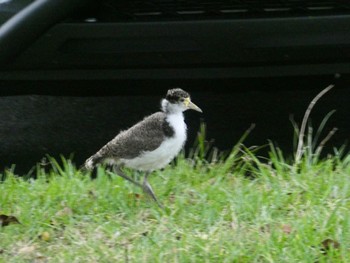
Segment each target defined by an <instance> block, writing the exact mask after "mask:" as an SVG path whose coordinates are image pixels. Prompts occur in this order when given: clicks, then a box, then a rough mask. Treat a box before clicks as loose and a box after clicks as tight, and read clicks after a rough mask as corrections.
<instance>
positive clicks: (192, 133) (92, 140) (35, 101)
mask: <svg viewBox="0 0 350 263" xmlns="http://www.w3.org/2000/svg"><path fill="white" fill-rule="evenodd" d="M330 83H335V84H336V87H335V88H334V89H333V90H332V91H331V92H330V93H329V94H327V95H326V96H325V97H324V98H322V99H321V100H320V101H319V102H318V103H317V105H316V106H315V108H314V111H313V112H312V114H311V118H312V122H313V124H314V127H315V128H316V127H317V126H318V125H319V123H320V122H321V120H322V119H323V117H324V116H325V115H326V114H327V113H328V112H330V111H331V110H333V109H336V110H337V112H336V113H335V115H334V116H333V117H332V119H331V120H330V122H329V123H328V125H327V129H326V130H325V131H324V136H325V135H326V134H327V132H328V130H330V129H331V128H333V127H335V126H336V127H338V128H339V131H338V132H337V133H336V135H335V136H334V138H332V140H331V141H330V142H329V144H328V148H327V151H328V152H329V151H331V150H332V149H331V148H332V147H333V146H334V147H340V146H341V145H343V144H344V143H345V142H346V141H347V140H348V136H349V131H350V125H349V121H348V112H349V108H350V104H349V103H348V98H349V96H350V89H349V87H350V78H349V76H342V77H341V78H340V79H334V76H315V77H294V78H292V77H290V78H282V77H281V78H271V79H241V80H210V81H179V80H174V81H143V82H138V81H124V82H117V81H89V82H88V81H62V82H57V81H56V82H38V81H37V82H2V83H1V84H0V92H1V97H0V105H1V111H0V140H1V148H0V160H1V169H4V167H9V166H10V165H11V164H13V163H14V164H16V171H17V172H19V173H23V172H26V171H28V170H29V169H30V168H31V167H33V166H34V165H35V163H36V162H38V161H40V160H41V158H42V157H44V156H45V155H46V154H49V155H52V156H54V157H58V156H59V155H60V154H63V155H64V156H66V157H68V156H69V155H70V154H74V161H75V163H76V164H77V165H78V166H79V165H80V164H82V162H83V161H84V160H85V159H86V158H87V157H89V156H90V155H91V154H92V153H94V151H96V150H98V149H99V148H100V147H101V146H102V145H104V144H105V143H106V142H107V141H109V140H110V139H112V138H113V137H114V136H115V135H116V134H117V133H118V132H119V131H120V130H122V129H125V128H128V127H130V126H131V125H133V124H134V123H135V122H138V121H139V120H140V119H142V118H143V117H144V116H146V115H149V114H151V113H153V112H155V111H157V110H158V109H159V102H160V99H161V98H162V97H163V96H164V95H165V93H166V91H167V89H168V88H171V87H174V86H180V87H182V88H183V89H185V90H187V91H189V92H190V93H191V95H192V99H193V101H194V102H195V103H197V105H198V106H200V107H201V108H202V110H203V112H204V113H203V114H199V113H196V112H192V111H188V112H186V113H185V114H186V122H187V124H188V128H189V139H188V143H187V145H186V149H187V150H188V149H189V148H190V147H192V146H193V143H194V140H195V137H196V133H197V132H198V129H199V123H200V121H204V122H205V123H206V124H207V134H208V139H214V140H215V146H217V147H218V148H219V149H221V150H229V149H231V147H232V146H233V145H234V144H235V143H236V142H237V141H238V139H239V138H240V137H241V135H242V134H243V133H244V131H245V130H246V129H247V128H248V127H249V126H250V124H251V123H255V124H256V128H255V129H254V131H253V132H252V133H251V135H250V136H249V137H248V139H247V140H246V142H245V143H246V145H247V146H251V145H263V144H266V143H267V141H268V140H272V141H273V142H276V143H277V144H278V145H279V146H280V147H281V148H282V149H283V150H284V151H286V152H287V153H289V154H291V153H292V150H293V145H292V143H293V128H292V125H291V122H290V120H289V117H290V115H294V118H295V120H296V121H297V122H299V123H300V122H301V119H302V117H303V114H304V112H305V109H306V108H307V106H308V104H309V102H310V101H311V100H312V98H313V97H314V96H315V95H316V94H317V93H318V92H320V91H321V90H322V89H323V88H325V87H326V86H327V85H329V84H330ZM262 154H263V153H262Z"/></svg>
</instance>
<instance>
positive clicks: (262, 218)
mask: <svg viewBox="0 0 350 263" xmlns="http://www.w3.org/2000/svg"><path fill="white" fill-rule="evenodd" d="M204 151H206V150H205V146H203V145H202V149H201V150H200V154H198V153H197V154H194V156H192V158H191V159H186V158H184V157H183V156H180V157H179V158H178V159H177V161H176V165H175V164H173V165H170V166H169V167H167V168H166V169H165V170H163V171H158V172H155V173H154V175H153V176H151V178H150V183H151V184H152V186H153V188H154V189H155V191H156V193H157V195H158V198H159V199H160V200H161V201H162V202H163V204H164V205H165V207H166V209H165V210H161V209H160V208H158V207H157V205H156V204H155V203H153V202H151V201H149V200H147V199H146V198H145V197H144V195H143V193H142V192H141V191H140V189H138V188H137V187H135V186H133V185H131V184H130V183H129V182H126V181H124V180H123V179H121V178H119V177H118V176H112V178H111V179H110V178H109V176H108V175H107V174H106V172H105V171H104V170H103V169H100V170H99V175H98V177H97V179H95V180H91V179H90V178H89V176H86V175H83V174H81V173H80V172H79V171H77V170H76V169H75V167H74V165H72V164H71V163H70V161H67V160H63V163H62V164H60V165H58V164H57V163H54V164H53V169H52V171H51V172H49V173H45V172H44V171H43V170H42V169H40V168H38V169H37V177H38V178H37V180H32V179H23V178H21V177H18V176H16V175H14V174H13V173H10V172H8V174H7V179H6V180H5V181H4V182H3V183H0V214H6V215H14V216H15V217H16V218H17V219H18V220H19V221H20V222H21V224H10V225H8V226H4V227H0V262H230V263H231V262H346V261H347V260H348V259H349V258H350V250H349V248H350V209H349V208H350V180H349V175H350V157H347V158H346V157H345V158H340V157H339V155H335V156H333V157H330V158H327V159H324V160H319V159H318V158H317V159H313V158H309V157H307V156H306V157H304V158H303V159H302V161H301V163H300V164H299V165H298V167H296V166H295V165H293V162H291V161H286V160H285V159H284V158H283V156H282V154H281V153H280V152H279V151H278V150H276V149H274V148H272V150H271V156H270V159H269V160H267V161H264V162H262V161H260V160H259V159H258V158H257V157H256V154H254V153H252V152H250V151H249V150H248V149H245V150H244V151H241V150H240V151H239V150H238V148H235V149H234V150H233V151H232V154H231V155H230V156H229V157H228V158H226V159H225V160H224V161H216V162H208V161H204V159H203V158H202V157H203V156H204V155H205V153H203V152H204ZM218 159H220V158H218ZM310 160H311V161H310ZM52 161H53V160H52ZM129 172H130V171H129ZM130 173H131V172H130ZM247 175H249V177H247ZM252 177H254V179H251V178H252ZM326 239H331V240H333V241H334V242H338V243H339V244H340V246H339V248H338V247H335V248H332V247H331V248H329V249H324V252H325V253H322V251H321V249H322V242H323V241H324V240H326Z"/></svg>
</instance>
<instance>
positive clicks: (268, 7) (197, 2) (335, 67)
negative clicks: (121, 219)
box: [0, 0, 350, 174]
mask: <svg viewBox="0 0 350 263" xmlns="http://www.w3.org/2000/svg"><path fill="white" fill-rule="evenodd" d="M330 84H335V88H334V89H333V90H331V91H330V92H329V93H328V94H326V95H325V96H324V97H323V98H322V99H321V100H320V101H319V102H318V103H317V105H316V106H315V108H314V110H313V112H312V114H311V119H312V124H313V127H314V129H316V128H317V127H318V125H319V124H320V122H321V121H322V119H323V118H324V117H325V115H326V114H327V113H329V112H330V111H331V110H333V109H335V110H337V111H336V113H335V114H334V115H333V116H332V118H331V120H330V121H329V123H328V124H327V126H326V128H325V129H324V131H323V136H326V134H327V133H328V131H329V130H331V129H332V128H333V127H337V128H338V129H339V130H338V132H337V133H336V134H335V136H333V137H332V139H331V141H330V142H329V143H328V144H327V148H326V149H325V151H324V152H325V153H330V152H333V147H341V146H342V145H344V144H345V143H347V140H348V138H349V132H350V125H349V121H348V112H349V110H350V104H349V98H350V97H349V95H350V2H349V1H343V0H334V1H329V0H327V1H326V0H319V1H302V0H270V1H260V0H259V1H258V0H222V1H210V0H209V1H208V0H205V1H203V0H191V1H185V0H183V1H182V0H181V1H180V0H178V1H175V0H102V1H93V0H92V1H87V0H51V1H48V0H36V1H32V0H12V1H7V2H4V3H1V4H0V143H1V147H0V171H2V170H3V169H4V168H6V167H11V165H12V164H15V167H16V168H15V171H17V172H18V173H20V174H23V173H26V172H27V171H29V170H30V169H31V168H32V167H33V166H34V165H35V164H36V163H37V162H39V161H40V160H41V159H42V158H43V157H45V155H46V154H49V155H51V156H54V157H56V158H57V157H59V156H60V154H62V155H64V156H66V157H69V156H73V160H74V162H75V163H76V164H77V165H78V166H79V165H81V164H82V162H83V161H84V160H85V159H86V158H88V157H89V156H90V155H91V154H93V153H94V152H96V151H97V150H98V149H99V148H100V147H101V146H103V145H104V144H105V143H106V142H108V141H109V140H110V139H112V138H113V137H114V136H115V135H116V134H117V133H118V132H119V131H120V130H123V129H126V128H128V127H130V126H132V125H133V124H135V123H136V122H138V121H139V120H140V119H142V118H143V117H144V116H146V115H149V114H151V113H153V112H155V111H157V110H159V102H160V100H161V98H162V97H163V96H164V95H165V93H166V91H167V90H168V89H169V88H174V87H181V88H183V89H185V90H187V91H189V92H190V93H191V95H192V99H193V101H194V102H195V103H196V104H197V105H198V106H199V107H201V108H202V109H203V114H199V113H197V112H191V111H188V112H186V113H185V115H186V122H187V124H188V131H189V137H188V142H187V144H186V150H187V152H188V151H189V149H190V148H191V147H192V146H193V144H194V141H195V137H196V134H197V132H198V129H199V125H200V122H201V121H202V122H205V123H206V125H207V139H208V140H212V139H213V140H214V145H215V146H216V147H218V148H219V149H220V150H222V151H229V150H230V149H231V148H232V147H233V145H235V143H237V141H238V140H239V138H240V137H241V136H242V135H243V133H244V132H245V131H246V130H247V129H248V128H249V127H250V125H251V124H252V123H255V124H256V127H255V129H254V130H253V132H252V133H251V134H250V135H249V137H248V138H247V140H246V141H245V144H246V145H247V146H252V145H265V144H267V143H268V141H269V140H271V141H272V142H274V143H275V144H276V145H278V146H279V147H280V148H282V149H283V151H284V152H285V153H286V155H287V156H288V155H289V156H292V154H293V136H294V135H293V133H294V132H293V126H292V124H291V121H290V117H291V116H292V115H293V116H294V119H295V121H296V122H298V123H299V124H300V123H301V120H302V118H303V115H304V112H305V110H306V108H307V106H308V105H309V103H310V101H311V100H312V99H313V98H314V97H315V96H316V95H317V94H318V93H319V92H320V91H321V90H322V89H324V88H325V87H327V86H328V85H330ZM266 154H267V148H266V149H264V150H262V151H261V155H266Z"/></svg>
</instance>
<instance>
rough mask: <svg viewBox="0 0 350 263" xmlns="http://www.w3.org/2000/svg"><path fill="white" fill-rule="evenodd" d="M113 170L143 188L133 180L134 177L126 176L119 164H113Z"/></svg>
mask: <svg viewBox="0 0 350 263" xmlns="http://www.w3.org/2000/svg"><path fill="white" fill-rule="evenodd" d="M113 171H114V172H115V173H116V174H117V175H119V176H120V177H123V178H124V179H126V180H128V181H129V182H132V183H133V184H135V185H137V186H139V187H141V188H142V189H143V185H142V184H140V183H139V182H137V181H135V180H134V179H132V178H131V177H129V176H127V175H126V174H125V173H124V172H123V171H122V170H121V169H120V167H119V166H117V165H114V166H113Z"/></svg>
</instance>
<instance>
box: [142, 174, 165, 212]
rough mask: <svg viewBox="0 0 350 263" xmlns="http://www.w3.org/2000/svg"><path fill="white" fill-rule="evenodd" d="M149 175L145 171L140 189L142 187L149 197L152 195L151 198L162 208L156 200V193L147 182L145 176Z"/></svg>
mask: <svg viewBox="0 0 350 263" xmlns="http://www.w3.org/2000/svg"><path fill="white" fill-rule="evenodd" d="M149 175H150V173H149V172H147V173H146V174H145V177H144V180H143V184H142V189H143V191H144V192H145V193H146V194H148V195H149V196H150V197H152V199H153V200H154V201H155V202H156V203H157V204H158V206H159V207H160V208H162V209H164V207H163V205H162V204H161V203H160V202H159V201H158V199H157V197H156V195H155V194H154V192H153V189H152V187H151V185H150V184H149V183H148V181H147V178H148V176H149Z"/></svg>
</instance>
